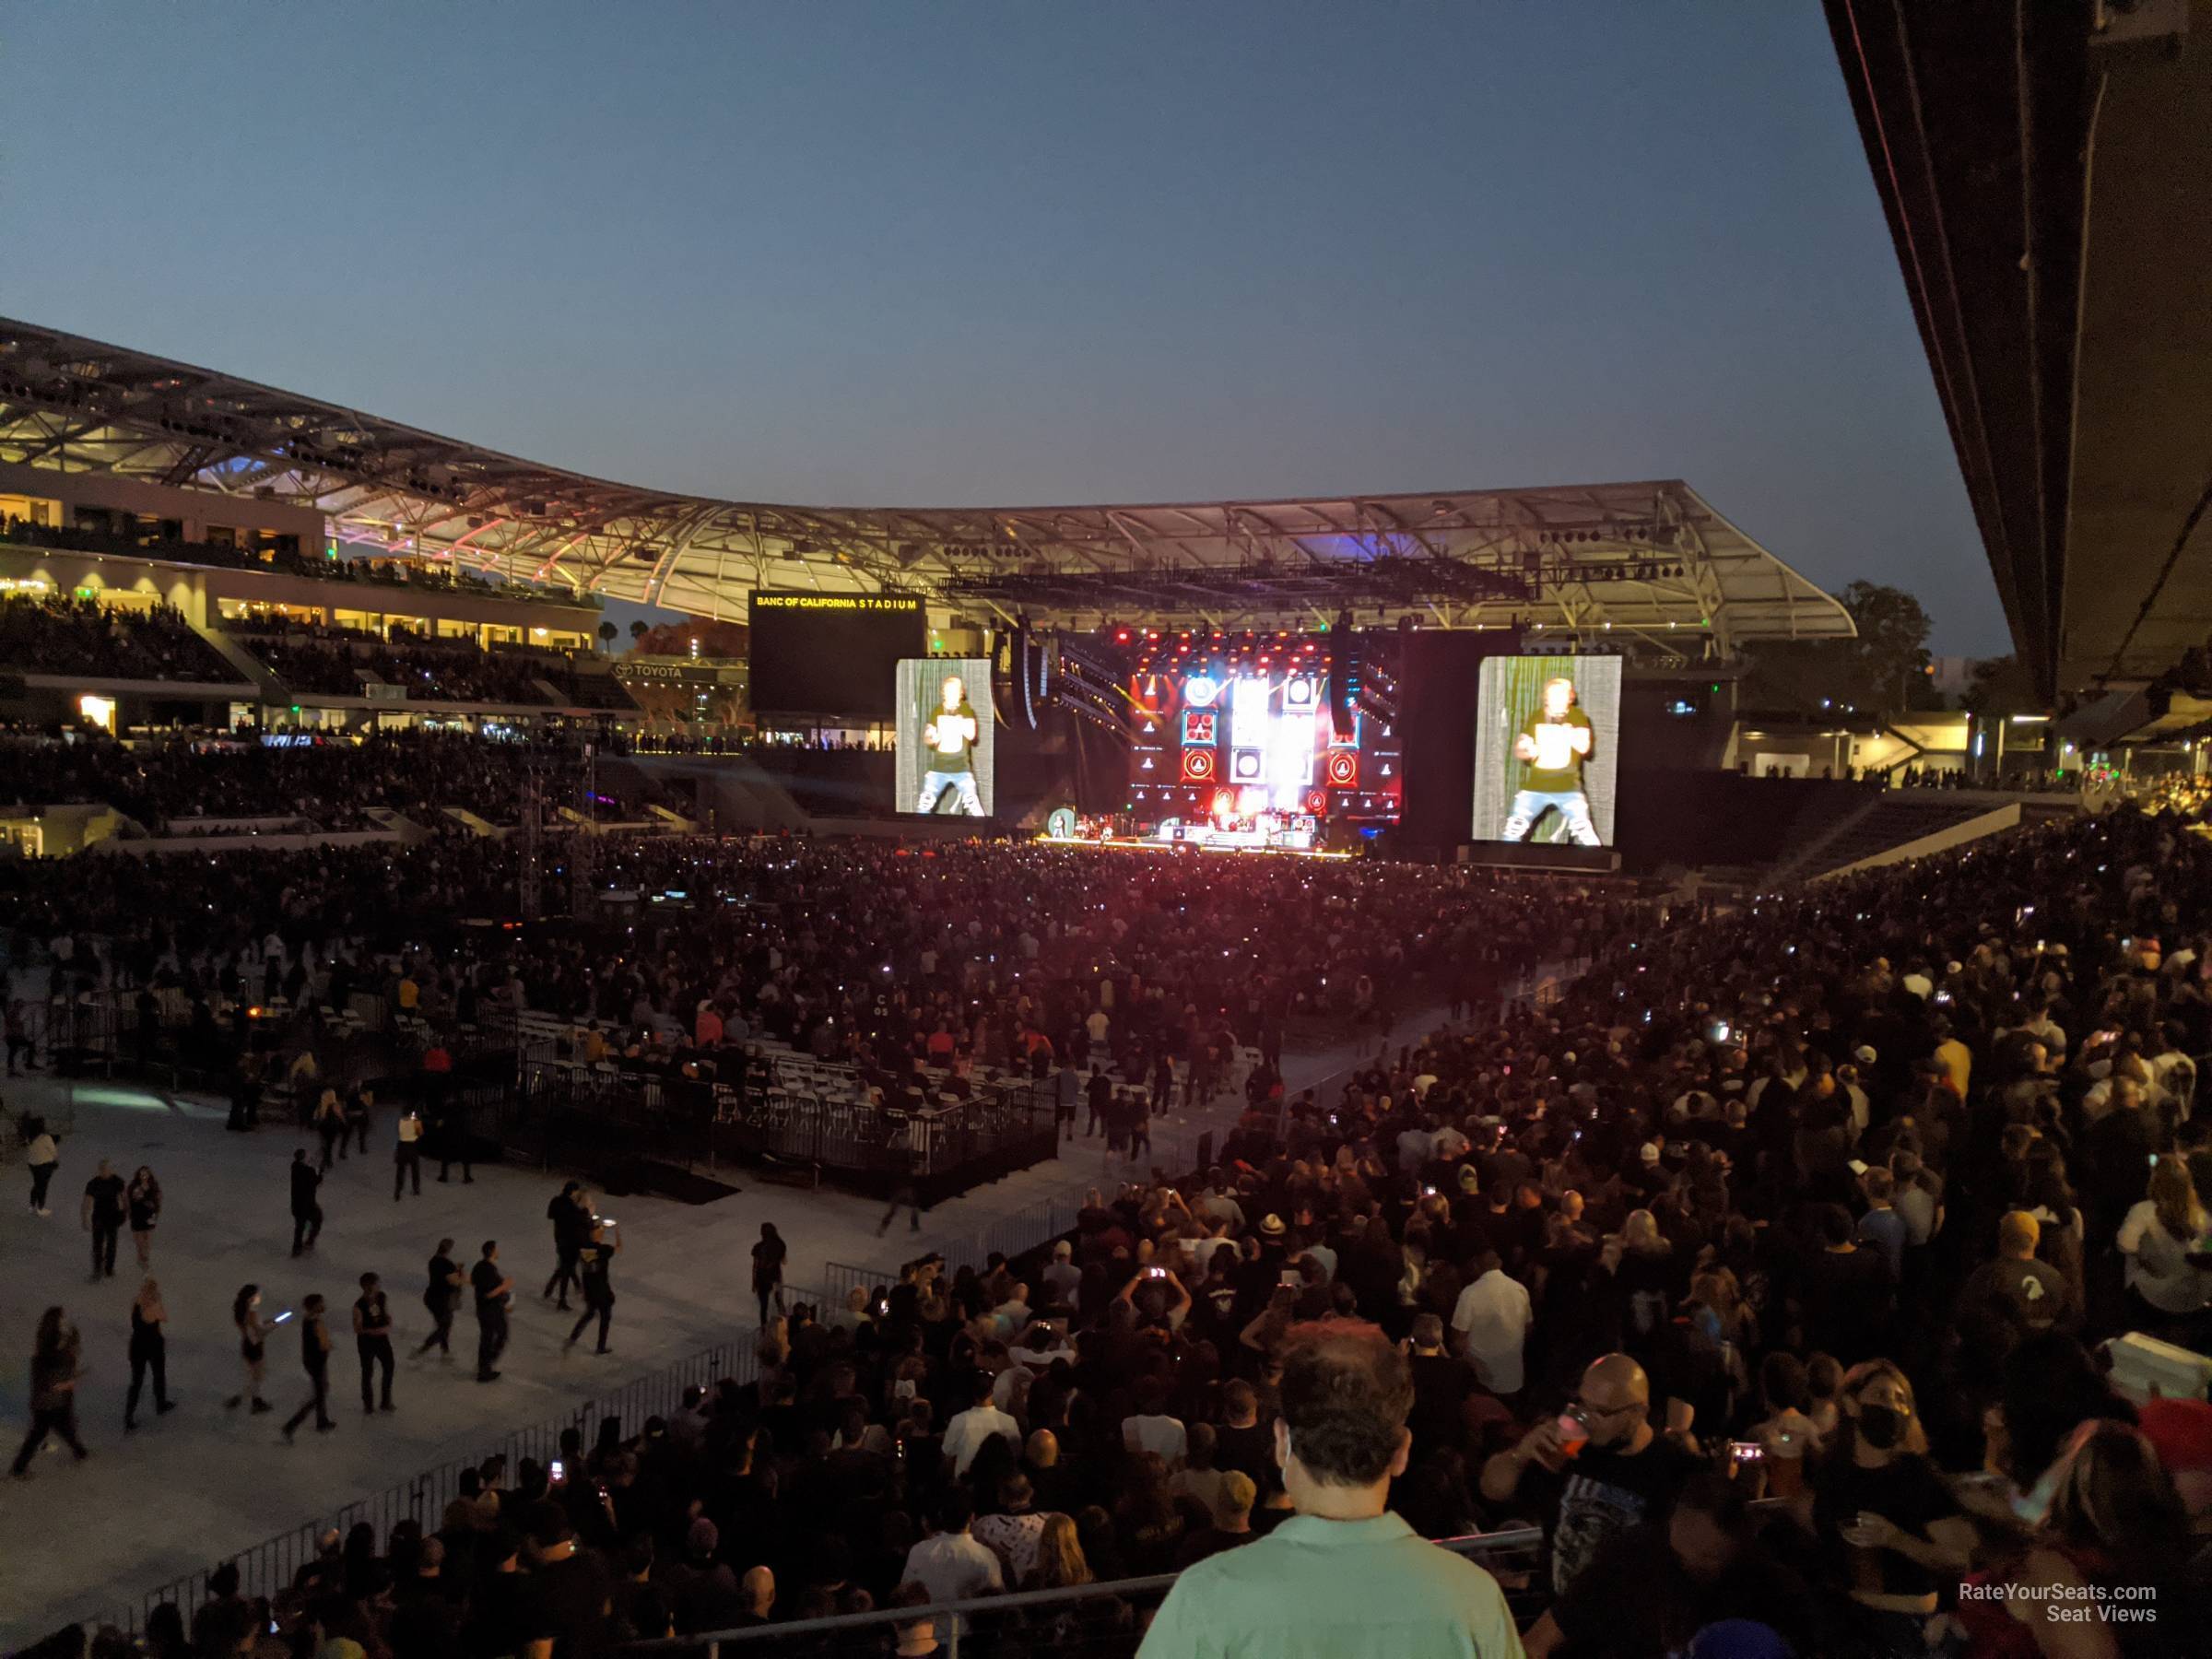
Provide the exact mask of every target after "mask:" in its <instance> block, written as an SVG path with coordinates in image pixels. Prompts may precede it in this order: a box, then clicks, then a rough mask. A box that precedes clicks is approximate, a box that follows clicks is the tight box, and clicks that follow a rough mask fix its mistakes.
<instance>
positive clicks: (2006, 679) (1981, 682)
mask: <svg viewBox="0 0 2212 1659" xmlns="http://www.w3.org/2000/svg"><path fill="white" fill-rule="evenodd" d="M1973 679H1974V683H1973V684H1972V685H1971V686H1970V687H1968V688H1967V692H1966V706H1967V708H1968V709H1969V710H1971V712H1974V713H1976V714H2041V713H2042V712H2045V708H2046V705H2045V704H2044V702H2043V700H2042V699H2041V697H2038V696H2037V695H2036V691H2035V680H2034V677H2032V676H2031V675H2030V674H2029V672H2028V670H2027V668H2026V666H2025V665H2023V664H2022V663H2021V662H2020V659H2019V658H2018V657H2017V656H2001V657H1983V659H1982V660H1981V661H1980V662H1978V663H1976V664H1975V665H1974V671H1973Z"/></svg>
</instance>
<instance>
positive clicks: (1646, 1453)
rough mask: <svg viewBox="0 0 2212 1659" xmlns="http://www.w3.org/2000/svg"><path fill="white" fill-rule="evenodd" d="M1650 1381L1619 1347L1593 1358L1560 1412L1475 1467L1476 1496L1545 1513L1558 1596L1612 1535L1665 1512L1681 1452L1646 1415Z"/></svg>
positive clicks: (1681, 1466) (1685, 1470)
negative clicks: (1479, 1469) (1479, 1489)
mask: <svg viewBox="0 0 2212 1659" xmlns="http://www.w3.org/2000/svg"><path fill="white" fill-rule="evenodd" d="M1651 1407H1652V1385H1651V1380H1650V1379H1649V1378H1648V1377H1646V1376H1645V1375H1644V1371H1643V1367H1642V1366H1641V1365H1639V1364H1637V1363H1636V1361H1635V1360H1634V1359H1630V1357H1629V1356H1628V1355H1626V1354H1607V1355H1606V1356H1605V1357H1604V1358H1603V1359H1596V1360H1594V1361H1592V1363H1591V1365H1590V1368H1589V1369H1588V1370H1587V1371H1584V1372H1583V1381H1582V1386H1581V1387H1580V1388H1579V1389H1578V1390H1577V1391H1576V1393H1575V1397H1574V1398H1573V1399H1572V1400H1571V1401H1569V1402H1568V1405H1567V1409H1566V1410H1565V1411H1563V1412H1561V1413H1560V1414H1559V1417H1557V1418H1545V1419H1544V1420H1543V1421H1542V1422H1540V1423H1538V1424H1537V1425H1536V1426H1535V1428H1533V1429H1531V1430H1529V1431H1528V1432H1527V1433H1526V1434H1524V1435H1523V1436H1522V1437H1521V1441H1520V1443H1519V1444H1518V1445H1516V1446H1514V1447H1513V1448H1512V1450H1511V1451H1509V1452H1500V1453H1498V1455H1497V1456H1495V1457H1493V1458H1491V1459H1490V1460H1489V1462H1488V1463H1487V1464H1485V1465H1483V1470H1482V1494H1483V1496H1484V1497H1486V1498H1488V1499H1489V1500H1490V1501H1491V1502H1493V1503H1517V1504H1524V1505H1527V1506H1529V1507H1531V1508H1534V1509H1535V1510H1537V1511H1539V1512H1542V1513H1543V1514H1544V1515H1546V1516H1547V1518H1548V1524H1547V1527H1546V1529H1545V1530H1546V1533H1547V1535H1548V1537H1549V1538H1550V1541H1551V1552H1552V1553H1551V1582H1552V1590H1553V1593H1554V1594H1561V1595H1563V1594H1566V1593H1567V1592H1568V1591H1569V1590H1570V1589H1571V1588H1572V1587H1573V1584H1574V1581H1575V1579H1576V1578H1577V1577H1579V1576H1580V1575H1581V1574H1582V1572H1583V1571H1584V1570H1585V1569H1586V1568H1587V1567H1588V1566H1589V1565H1590V1563H1591V1561H1592V1560H1593V1559H1595V1558H1596V1555H1597V1552H1598V1549H1599V1547H1601V1546H1603V1545H1604V1544H1605V1543H1606V1541H1607V1540H1608V1539H1610V1538H1611V1537H1612V1536H1613V1535H1615V1534H1616V1533H1618V1532H1623V1531H1626V1530H1627V1529H1628V1528H1630V1527H1632V1526H1639V1525H1641V1524H1643V1523H1644V1522H1646V1521H1649V1520H1653V1519H1655V1518H1656V1517H1658V1516H1659V1515H1662V1514H1664V1513H1665V1512H1666V1510H1667V1507H1668V1506H1669V1505H1670V1504H1672V1503H1673V1502H1674V1500H1675V1494H1676V1493H1677V1491H1679V1490H1680V1489H1681V1487H1682V1483H1683V1482H1684V1481H1685V1480H1686V1479H1688V1477H1689V1474H1690V1471H1691V1470H1692V1468H1694V1467H1695V1462H1694V1460H1693V1458H1692V1457H1691V1455H1690V1453H1688V1452H1687V1451H1686V1450H1684V1449H1683V1448H1682V1447H1681V1446H1680V1445H1678V1444H1677V1443H1676V1441H1675V1440H1674V1439H1673V1438H1671V1437H1669V1436H1665V1435H1662V1434H1661V1433H1659V1431H1658V1430H1655V1429H1653V1426H1652V1422H1651Z"/></svg>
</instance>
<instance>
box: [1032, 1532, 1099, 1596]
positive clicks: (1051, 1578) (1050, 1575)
mask: <svg viewBox="0 0 2212 1659" xmlns="http://www.w3.org/2000/svg"><path fill="white" fill-rule="evenodd" d="M1090 1579H1091V1575H1090V1563H1089V1562H1088V1561H1087V1560H1085V1559H1084V1558H1083V1540H1082V1538H1081V1536H1080V1535H1078V1534H1077V1531H1076V1524H1075V1523H1074V1522H1073V1521H1071V1520H1069V1519H1068V1518H1067V1517H1066V1516H1065V1515H1059V1514H1053V1515H1047V1516H1046V1517H1045V1518H1044V1530H1043V1531H1042V1532H1041V1533H1040V1534H1038V1535H1037V1564H1036V1565H1035V1566H1034V1567H1032V1568H1030V1571H1029V1573H1028V1575H1027V1576H1026V1577H1024V1578H1023V1580H1022V1581H1021V1587H1022V1588H1023V1589H1024V1590H1074V1589H1077V1588H1079V1587H1080V1586H1082V1585H1084V1584H1088V1583H1090Z"/></svg>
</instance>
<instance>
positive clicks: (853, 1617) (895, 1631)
mask: <svg viewBox="0 0 2212 1659" xmlns="http://www.w3.org/2000/svg"><path fill="white" fill-rule="evenodd" d="M1437 1542H1438V1545H1439V1547H1441V1548H1444V1549H1449V1550H1451V1551H1452V1552H1453V1554H1454V1555H1461V1556H1465V1557H1467V1558H1468V1559H1472V1560H1476V1561H1478V1562H1480V1563H1481V1564H1482V1565H1484V1566H1485V1567H1488V1569H1489V1570H1490V1571H1491V1572H1492V1573H1494V1574H1495V1575H1496V1576H1497V1577H1498V1579H1499V1582H1500V1585H1502V1586H1503V1587H1504V1588H1505V1589H1506V1600H1507V1604H1508V1606H1512V1608H1513V1611H1514V1616H1515V1618H1516V1620H1517V1621H1518V1622H1520V1623H1523V1624H1527V1623H1530V1622H1533V1620H1534V1619H1535V1616H1536V1614H1537V1611H1538V1604H1539V1603H1540V1602H1541V1601H1542V1599H1543V1596H1542V1593H1541V1592H1540V1591H1539V1590H1536V1589H1535V1587H1534V1585H1533V1580H1534V1577H1535V1563H1536V1558H1537V1554H1538V1552H1539V1551H1540V1550H1541V1548H1542V1547H1543V1543H1544V1534H1543V1532H1542V1530H1541V1529H1540V1528H1537V1527H1534V1526H1522V1527H1513V1528H1511V1529H1509V1530H1506V1531H1502V1532H1494V1533H1475V1534H1470V1535H1467V1536H1465V1537H1459V1538H1441V1539H1439V1540H1438V1541H1437ZM1180 1576H1181V1575H1180V1574H1178V1573H1173V1572H1163V1573H1158V1574H1155V1575H1153V1576H1150V1577H1147V1578H1129V1579H1113V1580H1110V1581H1108V1582H1107V1583H1097V1584H1082V1585H1078V1586H1077V1587H1075V1588H1073V1589H1065V1590H1025V1591H1019V1592H1017V1593H1015V1594H1011V1595H988V1596H978V1597H970V1598H967V1599H963V1600H960V1601H949V1602H933V1603H930V1604H928V1605H927V1606H914V1607H889V1608H880V1609H878V1610H877V1611H875V1612H872V1613H844V1614H839V1615H837V1616H835V1617H832V1618H802V1619H795V1620H794V1621H792V1622H791V1623H788V1624H771V1625H751V1626H746V1627H744V1628H741V1629H737V1630H714V1631H702V1632H700V1634H698V1635H695V1636H677V1637H669V1638H667V1639H665V1640H663V1641H641V1642H634V1643H632V1644H631V1645H629V1647H627V1648H624V1649H623V1650H622V1651H623V1652H624V1653H630V1654H638V1655H643V1654H664V1655H667V1656H668V1659H678V1656H689V1659H724V1654H725V1653H760V1654H766V1653H785V1652H790V1653H806V1655H808V1656H809V1659H847V1656H848V1655H849V1656H851V1659H860V1656H861V1655H864V1654H865V1655H868V1656H870V1659H875V1656H877V1655H880V1654H882V1653H885V1652H887V1651H888V1648H889V1647H890V1646H891V1645H892V1641H894V1640H895V1639H896V1638H897V1637H899V1636H900V1635H903V1634H910V1633H911V1634H914V1635H917V1636H919V1635H922V1634H924V1633H926V1634H927V1635H929V1636H931V1637H934V1639H935V1642H936V1646H935V1650H934V1651H935V1652H936V1653H942V1654H943V1655H945V1659H959V1654H960V1646H961V1643H962V1642H963V1641H970V1642H977V1643H989V1644H991V1646H992V1649H993V1651H1001V1649H1002V1645H1003V1644H1002V1642H1001V1640H1000V1639H1004V1640H1005V1641H1006V1642H1010V1643H1011V1644H1012V1651H1014V1652H1017V1653H1020V1652H1030V1651H1037V1650H1043V1649H1049V1650H1050V1651H1051V1652H1053V1653H1054V1654H1056V1655H1062V1656H1074V1659H1092V1656H1094V1655H1095V1656H1097V1659H1106V1656H1107V1655H1113V1656H1114V1659H1120V1656H1122V1655H1125V1654H1128V1653H1133V1652H1134V1651H1135V1647H1136V1642H1137V1638H1138V1630H1139V1627H1138V1624H1137V1620H1136V1618H1135V1615H1136V1613H1137V1612H1138V1610H1139V1609H1140V1608H1141V1609H1142V1610H1143V1611H1145V1612H1147V1613H1149V1612H1150V1611H1151V1610H1152V1609H1153V1608H1155V1607H1157V1606H1159V1602H1160V1601H1161V1600H1162V1599H1163V1598H1164V1597H1165V1596H1166V1594H1167V1593H1168V1591H1169V1590H1170V1589H1171V1588H1172V1587H1173V1585H1174V1583H1175V1581H1176V1579H1177V1578H1178V1577H1180ZM917 1625H919V1626H923V1627H926V1630H925V1631H916V1630H913V1627H915V1626H917ZM771 1643H772V1644H774V1645H773V1646H771ZM920 1651H924V1652H929V1651H933V1650H929V1649H926V1648H924V1649H922V1650H920Z"/></svg>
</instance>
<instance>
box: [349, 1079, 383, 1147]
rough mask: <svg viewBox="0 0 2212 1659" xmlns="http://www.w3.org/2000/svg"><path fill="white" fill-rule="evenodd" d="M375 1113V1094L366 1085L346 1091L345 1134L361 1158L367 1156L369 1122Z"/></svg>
mask: <svg viewBox="0 0 2212 1659" xmlns="http://www.w3.org/2000/svg"><path fill="white" fill-rule="evenodd" d="M375 1111H376V1094H375V1091H374V1090H372V1089H371V1088H370V1087H369V1085H367V1084H366V1083H356V1084H355V1085H354V1086H353V1087H352V1088H348V1089H347V1091H346V1133H347V1135H350V1136H352V1138H353V1142H354V1146H355V1148H356V1149H357V1150H358V1151H359V1153H360V1155H361V1156H362V1157H363V1158H366V1157H368V1156H369V1120H370V1119H371V1116H372V1115H373V1114H374V1112H375Z"/></svg>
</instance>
